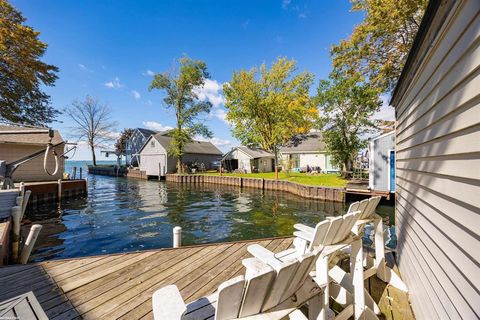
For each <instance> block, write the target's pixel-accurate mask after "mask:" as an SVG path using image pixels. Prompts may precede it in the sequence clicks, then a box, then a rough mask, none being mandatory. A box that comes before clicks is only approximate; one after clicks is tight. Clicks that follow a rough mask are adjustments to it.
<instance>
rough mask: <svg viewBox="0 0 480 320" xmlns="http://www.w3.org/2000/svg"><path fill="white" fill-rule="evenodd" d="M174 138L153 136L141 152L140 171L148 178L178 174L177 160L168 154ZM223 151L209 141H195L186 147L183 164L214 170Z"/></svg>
mask: <svg viewBox="0 0 480 320" xmlns="http://www.w3.org/2000/svg"><path fill="white" fill-rule="evenodd" d="M171 141H172V138H171V137H169V136H168V135H165V133H164V132H160V133H157V134H154V135H151V136H150V137H149V138H148V139H147V140H146V141H145V143H144V145H143V147H142V148H141V149H140V150H139V152H138V154H139V158H140V170H141V171H145V172H146V175H147V176H154V177H162V176H165V175H166V174H167V173H174V172H176V170H177V168H176V165H177V159H176V158H174V157H172V156H170V155H169V154H168V151H167V150H168V149H169V147H170V143H171ZM222 154H223V153H222V151H220V150H219V149H218V148H217V147H215V145H213V144H212V143H211V142H208V141H197V140H193V141H192V142H189V143H187V144H186V145H185V148H184V155H183V163H184V164H185V165H187V166H191V165H193V164H196V165H198V166H199V167H200V168H203V169H205V170H210V169H214V168H216V167H215V162H217V161H218V160H220V159H221V157H222Z"/></svg>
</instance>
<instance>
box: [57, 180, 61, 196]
mask: <svg viewBox="0 0 480 320" xmlns="http://www.w3.org/2000/svg"><path fill="white" fill-rule="evenodd" d="M57 199H58V201H62V179H58V197H57Z"/></svg>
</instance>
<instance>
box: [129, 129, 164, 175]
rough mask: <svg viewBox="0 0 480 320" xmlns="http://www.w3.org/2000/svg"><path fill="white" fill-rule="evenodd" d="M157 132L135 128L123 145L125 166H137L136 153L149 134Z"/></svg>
mask: <svg viewBox="0 0 480 320" xmlns="http://www.w3.org/2000/svg"><path fill="white" fill-rule="evenodd" d="M156 133H158V132H157V131H154V130H150V129H145V128H135V129H134V131H133V134H132V135H131V136H130V138H129V139H128V140H127V143H126V146H125V161H126V163H127V166H132V167H138V153H139V151H140V149H141V148H142V147H143V145H144V144H145V141H147V139H148V138H150V136H152V135H154V134H156Z"/></svg>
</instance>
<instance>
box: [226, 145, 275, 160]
mask: <svg viewBox="0 0 480 320" xmlns="http://www.w3.org/2000/svg"><path fill="white" fill-rule="evenodd" d="M234 150H240V151H242V152H243V153H245V154H246V155H247V156H249V157H250V158H252V159H258V158H273V157H275V156H274V155H273V153H271V152H268V151H265V150H263V149H257V148H249V147H246V146H238V147H235V148H233V149H232V150H230V151H229V152H228V153H227V154H226V155H225V156H224V157H226V156H227V155H229V154H230V153H232V152H233V151H234Z"/></svg>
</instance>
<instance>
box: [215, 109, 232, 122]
mask: <svg viewBox="0 0 480 320" xmlns="http://www.w3.org/2000/svg"><path fill="white" fill-rule="evenodd" d="M210 117H214V118H217V119H218V120H221V121H223V122H225V123H226V124H228V125H230V122H229V121H228V120H227V112H226V111H225V110H224V109H222V108H217V109H214V110H213V111H212V112H210Z"/></svg>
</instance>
